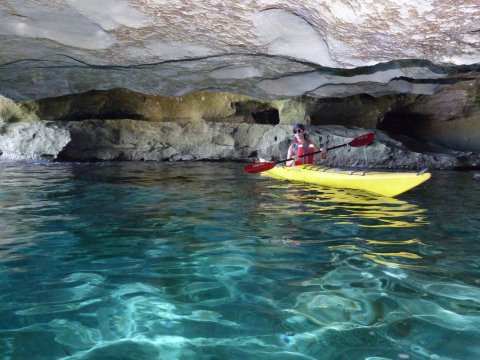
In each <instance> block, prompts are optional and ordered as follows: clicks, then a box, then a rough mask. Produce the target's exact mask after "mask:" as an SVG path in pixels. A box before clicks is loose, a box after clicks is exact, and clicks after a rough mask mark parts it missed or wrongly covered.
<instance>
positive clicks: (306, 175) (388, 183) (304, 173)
mask: <svg viewBox="0 0 480 360" xmlns="http://www.w3.org/2000/svg"><path fill="white" fill-rule="evenodd" d="M262 175H265V176H269V177H272V178H275V179H283V180H293V181H303V182H307V183H311V184H317V185H323V186H328V187H334V188H346V189H356V190H366V191H368V192H371V193H375V194H378V195H382V196H389V197H394V196H397V195H400V194H402V193H404V192H406V191H408V190H410V189H412V188H414V187H416V186H418V185H420V184H422V183H423V182H425V181H427V180H428V179H430V177H431V174H430V173H428V172H423V173H422V172H420V173H416V172H386V171H385V172H382V171H363V170H362V171H359V170H341V169H336V168H330V167H326V166H322V165H298V166H293V167H289V166H276V167H274V168H273V169H270V170H268V171H265V172H262Z"/></svg>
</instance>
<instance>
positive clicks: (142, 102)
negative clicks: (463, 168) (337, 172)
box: [23, 79, 480, 152]
mask: <svg viewBox="0 0 480 360" xmlns="http://www.w3.org/2000/svg"><path fill="white" fill-rule="evenodd" d="M479 94H480V81H479V80H477V79H471V80H468V81H461V82H456V83H452V84H443V85H442V86H441V87H439V89H438V91H437V92H436V93H435V94H434V95H415V94H400V95H391V94H389V95H385V96H381V97H373V96H371V95H368V94H361V95H354V96H349V97H345V98H321V99H318V98H311V97H297V98H289V99H278V100H263V99H254V98H251V97H248V96H245V95H240V94H231V93H224V92H199V93H192V94H189V95H185V96H158V95H147V94H141V93H137V92H134V91H131V90H127V89H115V90H109V91H89V92H86V93H82V94H77V95H68V96H62V97H58V98H46V99H42V100H39V101H27V102H24V103H23V104H24V105H28V107H29V108H30V109H33V111H34V112H35V114H36V116H37V117H38V118H40V119H44V120H55V121H80V120H89V119H133V120H142V121H151V122H187V123H188V122H192V123H195V122H199V121H210V122H225V123H246V124H264V125H289V124H294V123H298V122H300V123H304V124H307V125H315V126H322V125H342V126H347V127H349V126H354V127H361V128H365V129H380V130H383V131H386V132H389V133H391V134H393V135H400V136H408V137H412V138H414V139H417V140H420V141H423V142H427V143H433V144H437V145H440V146H443V147H447V148H451V149H454V150H460V151H472V152H480V141H479V139H480V136H479V135H480V134H479V132H480V124H479V121H480V120H479V119H480V115H479V114H480V95H479Z"/></svg>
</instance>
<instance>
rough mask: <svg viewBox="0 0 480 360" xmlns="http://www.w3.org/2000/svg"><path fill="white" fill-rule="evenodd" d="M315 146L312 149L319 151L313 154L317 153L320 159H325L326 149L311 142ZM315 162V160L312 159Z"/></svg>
mask: <svg viewBox="0 0 480 360" xmlns="http://www.w3.org/2000/svg"><path fill="white" fill-rule="evenodd" d="M313 145H314V146H315V148H314V151H315V152H316V151H320V152H319V153H318V154H315V155H318V156H319V157H320V159H322V160H325V159H326V158H327V149H325V148H319V147H318V146H317V145H315V144H313ZM314 162H315V161H314Z"/></svg>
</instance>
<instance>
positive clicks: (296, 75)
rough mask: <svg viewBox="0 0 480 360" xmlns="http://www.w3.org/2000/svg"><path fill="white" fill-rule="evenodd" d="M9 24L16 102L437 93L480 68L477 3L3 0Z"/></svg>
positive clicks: (3, 88) (7, 70) (0, 64)
mask: <svg viewBox="0 0 480 360" xmlns="http://www.w3.org/2000/svg"><path fill="white" fill-rule="evenodd" d="M0 16H1V19H2V21H1V22H0V43H1V44H2V51H1V52H0V95H5V96H8V97H10V98H15V99H26V98H43V97H49V96H59V95H63V94H71V93H77V92H84V91H88V90H91V89H99V90H100V89H111V88H119V87H121V88H129V89H132V90H136V91H139V92H143V93H150V94H160V95H183V94H187V93H190V92H193V91H198V90H207V91H227V92H231V93H240V94H246V95H251V96H254V97H257V98H276V97H294V96H299V95H309V96H313V97H327V96H348V95H352V94H358V93H368V94H371V95H379V94H380V95H381V94H388V93H398V92H412V93H418V94H432V93H434V92H435V91H436V85H437V84H438V83H439V82H440V81H442V79H445V78H449V77H452V76H455V77H456V78H458V77H459V73H463V72H469V71H470V72H471V71H477V70H478V64H479V63H480V48H479V47H478V44H479V43H480V4H479V3H478V0H462V1H451V0H401V1H399V0H375V1H371V0H368V1H352V0H335V1H318V0H300V1H293V0H286V1H277V0H255V1H233V0H230V1H229V0H227V1H225V0H205V1H199V0H172V1H159V0H105V1H102V3H101V6H99V2H98V1H95V0H68V1H50V0H48V1H47V0H36V1H31V0H2V1H1V3H0ZM458 65H466V66H467V67H466V68H465V67H463V68H462V67H459V68H456V67H455V66H458ZM417 80H422V81H421V82H420V83H419V82H418V81H417Z"/></svg>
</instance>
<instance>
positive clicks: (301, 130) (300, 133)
mask: <svg viewBox="0 0 480 360" xmlns="http://www.w3.org/2000/svg"><path fill="white" fill-rule="evenodd" d="M293 134H294V135H295V138H297V139H299V138H300V139H302V138H303V137H305V135H306V134H305V125H303V124H295V125H293Z"/></svg>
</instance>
